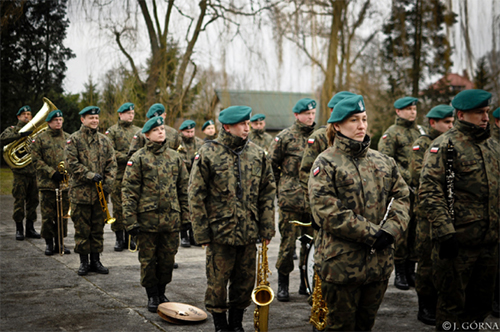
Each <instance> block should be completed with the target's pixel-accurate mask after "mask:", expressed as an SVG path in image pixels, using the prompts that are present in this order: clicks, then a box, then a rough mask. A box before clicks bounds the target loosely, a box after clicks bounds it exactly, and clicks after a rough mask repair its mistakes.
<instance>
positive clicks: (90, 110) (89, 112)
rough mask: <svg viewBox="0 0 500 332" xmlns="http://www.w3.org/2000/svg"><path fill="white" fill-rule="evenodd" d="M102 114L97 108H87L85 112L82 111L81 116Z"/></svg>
mask: <svg viewBox="0 0 500 332" xmlns="http://www.w3.org/2000/svg"><path fill="white" fill-rule="evenodd" d="M99 113H101V109H100V108H99V107H97V106H87V107H85V108H84V109H83V110H81V111H80V113H78V114H80V115H87V114H99Z"/></svg>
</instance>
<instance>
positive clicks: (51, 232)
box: [40, 190, 69, 239]
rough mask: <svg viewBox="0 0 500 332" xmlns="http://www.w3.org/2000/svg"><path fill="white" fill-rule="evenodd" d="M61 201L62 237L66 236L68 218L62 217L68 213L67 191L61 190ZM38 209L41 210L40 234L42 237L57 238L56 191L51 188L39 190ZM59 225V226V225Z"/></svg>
mask: <svg viewBox="0 0 500 332" xmlns="http://www.w3.org/2000/svg"><path fill="white" fill-rule="evenodd" d="M62 202H63V213H62V216H61V220H62V231H63V232H62V233H63V237H66V236H68V219H67V218H62V217H63V216H65V215H67V214H68V210H69V198H68V191H63V194H62ZM40 211H41V212H42V229H41V231H40V234H41V235H42V237H43V238H44V239H53V238H56V239H57V238H58V234H59V232H58V226H57V201H56V192H55V191H52V190H41V191H40ZM59 227H61V226H59Z"/></svg>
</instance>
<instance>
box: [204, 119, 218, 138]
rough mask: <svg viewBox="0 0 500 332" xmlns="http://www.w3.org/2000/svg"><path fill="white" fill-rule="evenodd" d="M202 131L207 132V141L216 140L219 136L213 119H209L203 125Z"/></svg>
mask: <svg viewBox="0 0 500 332" xmlns="http://www.w3.org/2000/svg"><path fill="white" fill-rule="evenodd" d="M201 131H202V132H203V133H204V134H205V139H204V140H205V141H208V140H214V139H216V138H217V133H216V132H215V123H214V122H213V121H212V120H208V121H207V122H205V123H204V124H203V126H201Z"/></svg>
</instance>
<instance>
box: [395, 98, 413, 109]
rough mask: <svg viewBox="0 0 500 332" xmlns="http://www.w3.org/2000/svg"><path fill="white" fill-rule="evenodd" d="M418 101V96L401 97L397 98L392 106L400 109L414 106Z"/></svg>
mask: <svg viewBox="0 0 500 332" xmlns="http://www.w3.org/2000/svg"><path fill="white" fill-rule="evenodd" d="M417 103H418V98H414V97H403V98H399V99H398V100H396V101H395V102H394V108H395V109H398V110H402V109H403V108H406V107H408V106H414V105H417Z"/></svg>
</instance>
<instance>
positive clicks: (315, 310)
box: [309, 274, 328, 331]
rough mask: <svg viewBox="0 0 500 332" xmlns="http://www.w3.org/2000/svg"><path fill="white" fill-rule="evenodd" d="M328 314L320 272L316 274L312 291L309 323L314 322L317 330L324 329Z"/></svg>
mask: <svg viewBox="0 0 500 332" xmlns="http://www.w3.org/2000/svg"><path fill="white" fill-rule="evenodd" d="M327 314H328V308H327V305H326V302H325V300H323V295H322V294H321V279H320V278H319V276H318V274H314V290H313V293H312V308H311V317H309V323H310V324H312V325H313V326H314V327H315V328H316V330H318V331H323V330H324V329H325V327H326V315H327Z"/></svg>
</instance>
